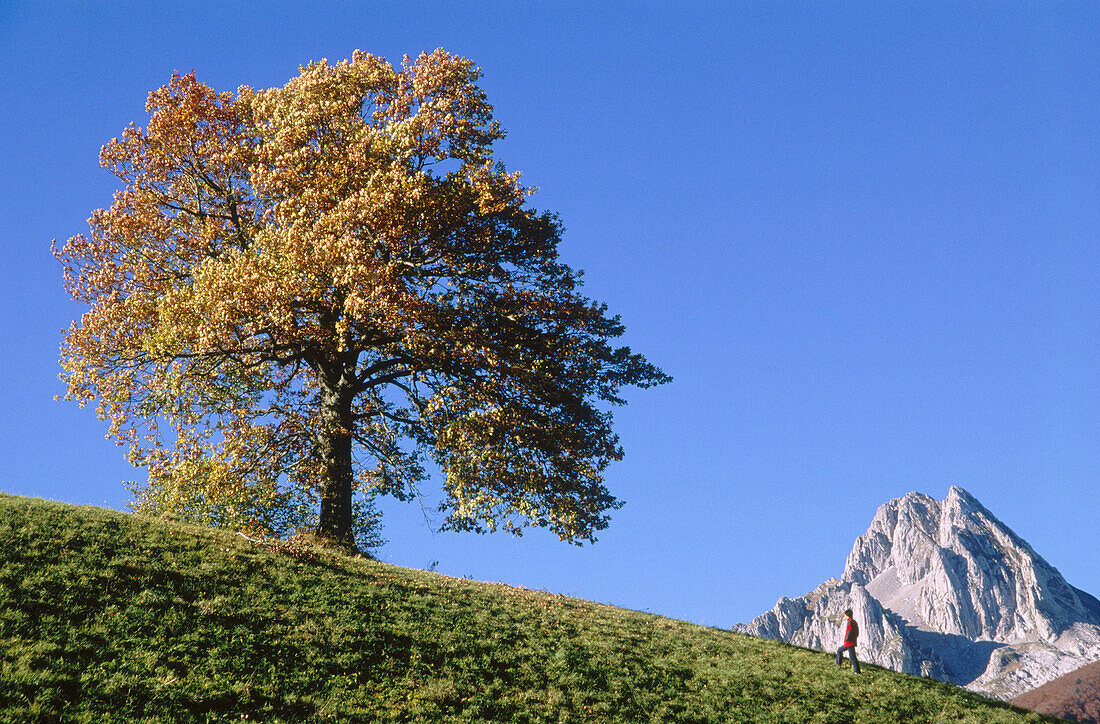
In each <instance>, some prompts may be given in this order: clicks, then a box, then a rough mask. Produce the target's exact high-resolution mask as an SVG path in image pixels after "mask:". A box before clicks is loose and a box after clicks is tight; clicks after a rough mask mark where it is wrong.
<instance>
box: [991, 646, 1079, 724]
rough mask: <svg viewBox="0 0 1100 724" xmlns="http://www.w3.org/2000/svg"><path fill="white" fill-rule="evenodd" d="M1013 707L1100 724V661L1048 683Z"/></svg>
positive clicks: (1022, 698)
mask: <svg viewBox="0 0 1100 724" xmlns="http://www.w3.org/2000/svg"><path fill="white" fill-rule="evenodd" d="M1012 703H1013V704H1015V705H1016V706H1022V707H1024V708H1026V709H1034V710H1035V711H1041V712H1043V713H1044V714H1053V715H1055V716H1060V717H1064V718H1066V719H1069V720H1070V721H1075V722H1082V723H1084V724H1096V723H1097V722H1100V661H1094V662H1092V663H1091V664H1088V665H1087V666H1082V667H1081V668H1080V669H1078V670H1077V671H1072V672H1070V673H1068V674H1065V675H1064V676H1059V677H1058V678H1057V679H1055V680H1054V681H1048V682H1047V683H1045V684H1043V685H1042V686H1040V687H1039V688H1038V689H1034V690H1032V691H1029V692H1027V693H1026V694H1021V695H1020V696H1017V697H1016V698H1014V699H1013V700H1012Z"/></svg>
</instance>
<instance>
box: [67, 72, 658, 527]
mask: <svg viewBox="0 0 1100 724" xmlns="http://www.w3.org/2000/svg"><path fill="white" fill-rule="evenodd" d="M479 77H480V71H479V70H478V69H477V68H476V67H475V66H474V65H473V63H472V62H471V61H469V60H466V59H463V58H459V57H456V56H453V55H451V54H449V53H446V52H444V51H443V50H437V51H435V52H434V53H431V54H422V55H421V56H420V57H419V58H417V59H416V60H415V61H412V60H410V59H409V58H406V59H405V61H404V63H403V64H402V65H401V67H400V68H395V67H393V66H391V65H390V64H389V63H387V62H386V61H385V60H383V59H381V58H376V57H374V56H371V55H368V54H364V53H361V52H358V51H357V52H356V53H355V54H354V55H353V56H352V58H351V60H350V61H344V62H340V63H338V64H336V65H329V64H328V63H327V62H325V61H321V62H318V63H313V64H311V65H309V66H308V67H305V68H303V69H302V70H301V73H300V75H299V76H298V77H296V78H294V79H292V80H291V81H290V82H288V83H287V84H286V85H285V86H283V87H281V88H272V89H269V90H260V91H256V90H252V89H251V88H248V87H242V88H240V89H239V90H238V91H237V92H236V93H235V94H234V93H228V92H224V93H217V92H215V91H213V90H211V89H210V88H208V87H207V86H205V85H203V84H201V83H199V82H198V81H197V80H196V79H195V76H194V74H193V73H191V74H187V75H178V74H177V75H174V76H173V77H172V79H171V81H170V82H169V83H168V85H166V86H164V87H162V88H160V89H158V90H156V91H154V92H152V93H151V94H150V95H149V100H148V103H147V106H146V109H147V111H148V112H149V114H150V119H149V123H148V126H147V127H146V128H139V127H136V126H134V125H131V126H130V127H129V128H127V129H126V130H125V131H124V133H123V134H122V136H121V138H117V139H113V140H112V141H111V142H110V143H108V144H107V145H106V146H104V148H103V150H102V153H101V155H100V160H101V164H102V165H103V166H104V167H105V168H107V169H108V170H109V171H110V172H111V173H113V174H114V175H115V176H116V177H117V178H118V179H119V180H120V182H121V188H120V189H119V190H118V191H117V192H116V193H115V197H114V202H113V204H112V205H111V206H110V207H109V208H107V209H99V210H97V211H95V212H94V213H93V215H92V217H91V219H90V220H89V224H90V233H89V234H88V235H78V236H74V237H72V238H71V239H69V240H68V242H67V243H66V244H65V245H64V247H63V248H60V249H57V248H56V247H55V254H56V255H57V257H58V258H59V259H60V261H61V262H62V264H63V266H64V276H65V284H66V288H67V289H68V291H69V292H70V293H71V294H72V295H73V297H74V298H76V299H77V300H79V301H80V302H82V303H85V304H87V305H88V306H89V309H88V311H87V313H85V314H84V315H83V317H82V318H81V319H80V320H79V321H78V322H76V323H74V324H73V325H72V327H71V328H70V329H69V330H68V333H67V335H66V338H65V342H64V344H63V346H62V353H61V364H62V367H63V369H64V373H63V378H64V380H65V382H66V385H67V397H69V398H71V399H74V400H76V401H77V402H78V403H80V404H81V405H84V404H87V403H94V404H95V406H96V409H97V411H98V413H99V415H100V417H101V418H103V419H105V420H107V421H108V422H109V425H110V428H109V434H110V436H111V437H113V438H115V439H116V440H117V441H118V443H119V444H121V445H124V446H126V447H127V449H128V450H129V456H130V459H131V461H132V462H134V463H135V464H137V465H139V466H143V467H146V468H147V469H148V472H149V479H148V481H147V482H146V483H143V484H140V485H138V486H136V488H135V492H136V493H137V494H138V505H139V507H142V508H144V509H146V510H149V511H154V512H157V511H162V512H172V513H175V514H177V515H181V516H183V517H185V518H188V519H191V520H196V521H202V522H208V523H213V524H216V525H225V526H231V527H236V528H239V529H249V530H252V531H254V532H266V533H270V534H285V533H286V532H288V531H290V530H293V529H301V528H305V527H312V528H315V529H316V530H317V531H318V532H319V533H320V534H321V535H323V536H326V537H329V538H332V539H335V540H338V541H341V542H344V543H348V544H353V543H354V540H355V536H356V534H357V531H358V532H362V530H363V526H364V525H365V524H366V522H367V521H366V520H365V519H362V517H363V513H364V511H366V512H367V513H368V514H369V507H368V508H365V507H364V506H365V505H368V504H369V501H370V500H371V499H372V498H373V496H375V495H379V494H388V495H393V496H397V497H399V498H403V499H407V498H411V497H414V496H416V495H417V493H418V486H419V485H421V484H423V482H424V481H425V480H427V479H428V478H429V477H430V474H431V470H432V469H433V468H436V469H438V470H439V471H440V473H441V475H440V479H441V480H442V485H443V489H444V494H443V496H442V501H443V502H442V503H441V510H442V513H443V514H444V522H443V526H444V527H445V528H449V529H454V530H477V531H482V530H492V529H496V528H498V527H501V528H504V529H506V530H512V531H519V530H520V529H522V528H523V527H525V526H528V525H534V526H544V527H548V528H550V529H551V530H552V531H553V532H554V533H556V534H557V535H558V536H559V537H561V538H562V539H565V540H571V541H578V540H584V539H593V538H594V533H595V532H596V531H598V530H600V529H602V528H604V527H606V525H607V522H608V517H607V514H608V512H609V511H610V510H612V509H614V508H615V507H617V505H618V504H619V502H618V501H617V499H616V498H615V497H613V496H612V495H611V494H610V493H609V492H608V490H607V489H606V488H605V486H604V485H603V478H602V475H601V473H602V471H603V470H604V469H605V467H606V466H607V464H608V463H609V462H610V461H613V460H616V459H618V458H619V457H621V454H622V451H621V449H620V446H619V442H618V439H617V437H616V435H615V434H614V432H613V431H612V427H611V422H612V421H611V416H610V414H609V412H608V410H609V409H610V407H611V406H613V405H618V404H622V403H623V400H622V399H621V397H620V389H621V388H622V387H623V386H626V385H635V386H640V387H648V386H650V385H653V384H658V383H662V382H665V381H667V380H668V378H667V377H666V376H665V375H664V374H663V373H662V372H661V371H660V370H658V369H657V368H655V367H654V366H653V365H651V364H649V363H648V362H647V361H646V360H645V359H644V358H643V357H641V356H640V355H637V354H633V353H631V351H630V350H629V349H627V348H616V347H613V346H612V345H611V344H610V343H609V342H610V340H612V339H613V338H615V337H617V336H619V335H621V334H622V332H623V328H622V326H621V324H620V322H619V320H618V318H615V317H609V316H608V313H607V309H606V307H605V306H604V305H602V304H598V303H595V302H593V301H591V300H589V299H587V298H585V297H584V296H583V295H582V294H581V293H580V291H579V278H578V277H579V274H578V272H576V271H574V270H572V269H570V268H569V267H568V266H566V265H564V264H562V263H561V262H559V260H558V257H557V245H558V242H559V239H560V235H561V228H560V226H559V223H558V222H557V220H556V218H555V217H554V216H553V215H551V214H547V213H537V212H535V211H533V210H532V209H530V208H529V207H528V205H527V199H528V197H529V195H530V190H529V189H527V188H525V187H524V186H523V185H522V184H521V183H520V181H519V175H518V174H514V173H506V172H505V170H504V168H503V166H502V165H501V164H500V163H499V162H498V161H497V160H496V159H495V158H494V156H493V152H492V150H493V149H492V147H493V144H494V142H495V141H497V140H499V139H500V138H502V137H503V132H502V130H501V129H500V127H499V125H498V123H497V122H496V121H494V120H493V117H492V107H491V106H490V105H489V104H488V102H487V100H486V97H485V94H484V93H483V92H482V90H481V89H480V88H479V87H478V85H477V81H478V79H479ZM357 509H358V515H359V518H360V519H361V520H360V522H359V523H358V524H357V522H356V520H357Z"/></svg>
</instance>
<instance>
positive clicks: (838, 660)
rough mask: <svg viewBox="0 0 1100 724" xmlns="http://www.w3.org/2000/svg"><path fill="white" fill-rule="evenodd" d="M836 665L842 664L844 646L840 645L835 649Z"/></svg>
mask: <svg viewBox="0 0 1100 724" xmlns="http://www.w3.org/2000/svg"><path fill="white" fill-rule="evenodd" d="M836 665H837V666H843V665H844V646H841V647H840V648H839V649H837V650H836Z"/></svg>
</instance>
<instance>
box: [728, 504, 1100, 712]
mask: <svg viewBox="0 0 1100 724" xmlns="http://www.w3.org/2000/svg"><path fill="white" fill-rule="evenodd" d="M846 608H851V609H852V610H853V611H854V613H855V618H856V620H857V621H858V622H859V624H860V638H859V646H858V647H857V653H858V654H859V656H860V658H861V660H864V659H865V660H867V661H869V662H871V663H875V664H879V665H881V666H886V667H888V668H891V669H894V670H896V671H902V672H905V673H909V674H913V675H917V676H931V677H934V678H937V679H940V680H943V681H949V682H952V683H955V684H959V685H961V686H966V687H967V688H969V689H972V690H974V691H978V692H980V693H983V694H985V695H987V696H996V697H999V698H1006V699H1007V698H1011V697H1013V696H1016V695H1018V694H1021V693H1023V692H1025V691H1029V690H1030V689H1033V688H1035V687H1037V686H1040V685H1042V684H1044V683H1046V682H1047V681H1050V680H1052V679H1055V678H1057V677H1058V676H1060V675H1062V674H1064V673H1068V672H1070V671H1073V670H1075V669H1077V668H1079V667H1081V666H1084V665H1085V664H1087V663H1090V662H1092V661H1095V660H1100V601H1097V600H1096V599H1095V598H1093V597H1092V596H1090V595H1089V594H1087V593H1085V592H1083V591H1079V590H1077V589H1076V588H1074V587H1073V586H1071V585H1069V584H1068V583H1066V581H1065V579H1064V578H1062V575H1061V574H1060V573H1058V571H1057V570H1055V569H1054V568H1053V567H1052V566H1051V565H1050V564H1049V563H1047V562H1046V561H1045V560H1043V558H1042V557H1041V556H1039V555H1038V554H1037V553H1036V552H1035V551H1034V550H1032V548H1031V546H1029V545H1028V544H1027V543H1026V542H1025V541H1024V540H1022V539H1021V538H1020V537H1019V536H1017V535H1016V534H1015V533H1013V532H1012V531H1011V530H1010V529H1009V528H1008V527H1007V526H1005V525H1004V524H1003V523H1001V522H1000V521H999V520H997V518H996V517H995V516H994V515H993V514H992V513H990V512H989V511H988V510H986V509H985V508H984V507H983V506H982V504H981V503H979V502H978V501H977V500H976V499H975V498H974V497H973V496H971V495H970V494H969V493H967V492H966V491H965V490H963V489H962V488H958V487H952V488H951V490H950V492H949V493H948V495H947V499H946V500H944V501H942V502H941V501H937V500H934V499H932V498H930V497H928V496H926V495H922V494H920V493H909V494H908V495H906V496H905V497H902V498H898V499H896V500H891V501H890V502H888V503H886V504H885V505H883V506H882V507H881V508H879V510H878V512H877V513H876V514H875V517H874V520H872V521H871V526H870V527H869V528H868V529H867V532H866V533H864V534H863V535H861V536H860V537H859V538H858V539H857V540H856V543H855V546H854V547H853V548H852V552H851V553H850V554H849V555H848V560H847V562H846V564H845V566H844V575H843V577H842V578H841V579H840V580H837V579H835V578H834V579H830V580H828V581H826V582H825V583H823V584H821V585H820V586H818V587H817V588H816V589H815V590H814V591H812V592H811V593H808V594H806V595H805V596H802V597H800V598H794V599H791V598H781V599H780V600H779V602H778V603H776V605H775V608H773V609H772V610H771V611H769V612H767V613H765V614H763V615H761V616H758V617H757V618H755V619H753V621H752V622H750V623H748V624H739V625H737V626H735V627H734V630H735V631H739V632H741V633H747V634H751V635H754V636H762V637H765V638H773V639H780V640H782V641H787V642H789V643H792V644H796V645H798V646H805V647H808V648H816V649H825V650H829V651H833V650H836V648H837V647H839V646H840V643H841V639H842V638H843V629H842V622H843V618H844V616H843V611H844V609H846Z"/></svg>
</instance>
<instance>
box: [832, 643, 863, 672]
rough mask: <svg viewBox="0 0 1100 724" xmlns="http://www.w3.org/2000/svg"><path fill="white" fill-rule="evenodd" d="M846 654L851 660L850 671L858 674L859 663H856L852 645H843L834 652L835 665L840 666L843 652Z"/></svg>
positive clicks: (854, 650) (854, 648)
mask: <svg viewBox="0 0 1100 724" xmlns="http://www.w3.org/2000/svg"><path fill="white" fill-rule="evenodd" d="M845 651H847V652H848V656H849V658H851V659H852V671H854V672H856V673H857V674H858V673H859V662H858V661H856V647H855V646H854V645H853V644H844V645H843V646H841V647H840V648H839V649H837V650H836V665H837V666H840V665H841V663H842V662H843V661H844V652H845Z"/></svg>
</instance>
